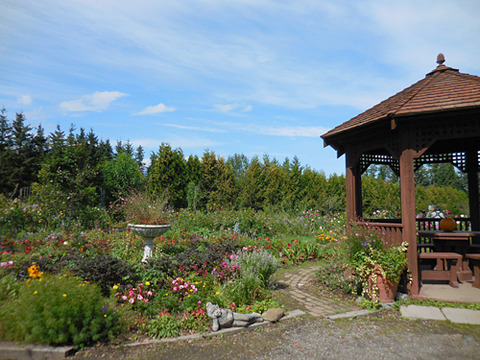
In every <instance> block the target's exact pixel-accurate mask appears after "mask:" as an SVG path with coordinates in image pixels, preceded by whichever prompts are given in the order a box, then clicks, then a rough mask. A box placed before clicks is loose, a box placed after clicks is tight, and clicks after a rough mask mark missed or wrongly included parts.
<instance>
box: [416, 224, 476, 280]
mask: <svg viewBox="0 0 480 360" xmlns="http://www.w3.org/2000/svg"><path fill="white" fill-rule="evenodd" d="M418 236H419V237H426V238H431V239H433V243H434V245H435V251H439V252H456V253H459V254H462V255H463V264H462V266H461V268H460V267H459V270H458V280H460V281H472V271H471V270H470V268H469V267H468V262H467V259H466V257H465V255H466V254H467V252H468V248H469V246H470V239H471V238H472V237H475V236H480V231H459V230H454V231H441V230H421V231H419V232H418Z"/></svg>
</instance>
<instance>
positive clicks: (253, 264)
mask: <svg viewBox="0 0 480 360" xmlns="http://www.w3.org/2000/svg"><path fill="white" fill-rule="evenodd" d="M233 261H234V263H235V264H237V265H238V266H239V267H240V273H241V276H243V274H244V272H251V273H252V274H256V275H257V276H258V277H259V278H260V280H261V281H262V285H263V287H267V286H268V283H269V281H270V276H272V275H273V273H274V272H275V271H277V269H278V268H279V267H280V262H279V261H278V260H277V258H276V257H275V256H273V255H272V254H270V253H269V252H267V251H265V250H254V251H252V252H249V251H248V248H244V250H243V251H241V252H240V253H239V254H238V255H237V257H236V258H235V259H234V260H233ZM249 276H250V275H249Z"/></svg>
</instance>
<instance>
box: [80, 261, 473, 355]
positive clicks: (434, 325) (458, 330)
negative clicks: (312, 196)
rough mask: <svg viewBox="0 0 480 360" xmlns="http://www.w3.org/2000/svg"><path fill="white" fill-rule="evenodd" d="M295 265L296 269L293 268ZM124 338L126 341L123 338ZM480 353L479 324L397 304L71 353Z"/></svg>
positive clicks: (289, 305)
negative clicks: (357, 313) (407, 312)
mask: <svg viewBox="0 0 480 360" xmlns="http://www.w3.org/2000/svg"><path fill="white" fill-rule="evenodd" d="M290 271H295V269H290ZM308 286H309V289H305V290H307V291H310V292H312V293H316V294H318V296H330V297H335V298H336V299H337V301H338V302H343V303H345V307H347V308H349V307H352V306H354V305H352V299H349V298H346V297H341V296H339V295H338V294H333V293H329V292H328V291H326V290H324V289H323V290H321V291H319V289H318V284H317V283H316V282H315V281H311V282H310V283H309V284H308ZM284 290H285V289H282V288H280V289H279V290H278V293H277V295H278V298H279V299H281V300H282V303H283V304H285V305H286V309H287V310H293V309H295V308H296V306H297V304H296V302H295V300H294V299H288V298H287V295H288V292H285V291H284ZM124 343H127V341H125V342H124ZM295 358H300V359H409V360H410V359H475V360H479V359H480V326H473V325H459V324H452V323H450V322H447V321H419V320H417V321H413V320H406V319H403V318H401V317H400V315H399V313H398V312H397V311H395V310H382V311H380V312H376V313H372V314H370V315H367V316H362V317H357V318H347V319H339V320H335V321H333V320H327V319H325V318H323V317H317V318H314V317H312V316H309V315H308V314H307V315H305V316H302V317H298V318H294V319H289V320H285V321H280V322H278V323H276V324H270V325H266V326H263V327H259V328H255V329H246V330H245V331H243V332H242V333H239V334H235V335H218V336H213V337H210V338H207V337H204V338H202V339H199V340H188V341H177V342H171V343H162V344H156V345H141V346H135V347H127V346H125V345H124V344H119V343H118V342H117V344H115V345H98V346H96V347H94V348H89V349H84V350H81V351H79V352H77V353H76V354H75V355H74V356H73V358H72V359H74V360H78V359H121V360H122V359H145V360H147V359H167V360H169V359H171V360H179V359H208V360H213V359H232V360H233V359H239V360H243V359H295Z"/></svg>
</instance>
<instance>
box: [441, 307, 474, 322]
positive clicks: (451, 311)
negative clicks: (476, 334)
mask: <svg viewBox="0 0 480 360" xmlns="http://www.w3.org/2000/svg"><path fill="white" fill-rule="evenodd" d="M442 313H443V315H445V317H446V318H447V319H448V320H450V321H451V322H454V323H457V324H473V325H480V311H478V310H471V309H455V308H442Z"/></svg>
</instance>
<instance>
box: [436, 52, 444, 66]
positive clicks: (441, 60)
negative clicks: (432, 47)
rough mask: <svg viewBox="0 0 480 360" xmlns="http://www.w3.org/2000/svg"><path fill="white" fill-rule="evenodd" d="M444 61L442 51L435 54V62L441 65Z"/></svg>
mask: <svg viewBox="0 0 480 360" xmlns="http://www.w3.org/2000/svg"><path fill="white" fill-rule="evenodd" d="M444 62H445V55H443V54H442V53H440V54H438V56H437V64H438V65H442V64H443V63H444Z"/></svg>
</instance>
